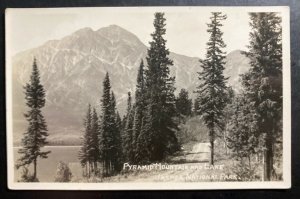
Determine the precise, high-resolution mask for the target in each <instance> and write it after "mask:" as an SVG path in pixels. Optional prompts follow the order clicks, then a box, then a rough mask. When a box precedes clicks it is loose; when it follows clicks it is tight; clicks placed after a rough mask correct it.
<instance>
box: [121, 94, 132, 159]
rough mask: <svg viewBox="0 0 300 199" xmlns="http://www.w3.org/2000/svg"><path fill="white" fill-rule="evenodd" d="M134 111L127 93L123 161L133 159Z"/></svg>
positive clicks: (129, 95)
mask: <svg viewBox="0 0 300 199" xmlns="http://www.w3.org/2000/svg"><path fill="white" fill-rule="evenodd" d="M133 113H134V110H133V106H132V99H131V93H130V92H128V99H127V113H126V124H125V129H124V134H123V136H124V137H123V154H124V155H125V160H126V161H129V162H132V161H133V159H134V147H133V120H134V115H133Z"/></svg>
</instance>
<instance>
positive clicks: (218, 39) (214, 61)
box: [196, 12, 227, 165]
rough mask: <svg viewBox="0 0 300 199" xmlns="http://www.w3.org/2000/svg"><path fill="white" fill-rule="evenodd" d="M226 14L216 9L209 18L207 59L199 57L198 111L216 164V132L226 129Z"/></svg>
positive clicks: (212, 158)
mask: <svg viewBox="0 0 300 199" xmlns="http://www.w3.org/2000/svg"><path fill="white" fill-rule="evenodd" d="M225 19H226V15H222V13H221V12H213V13H212V16H211V17H210V20H211V22H210V23H209V24H207V25H208V30H207V32H208V33H209V34H210V38H209V41H208V42H207V52H206V56H205V59H203V60H200V63H201V67H202V71H201V72H199V73H198V74H199V77H198V78H199V81H200V84H199V86H198V87H197V91H196V92H197V93H198V96H197V100H198V102H199V109H198V111H197V112H198V114H200V115H202V116H203V119H204V121H205V124H206V126H207V127H208V129H209V139H210V145H211V146H210V147H211V155H210V164H212V165H213V164H214V141H215V138H216V133H217V132H218V131H219V130H222V129H223V126H224V125H223V121H222V120H223V109H224V107H225V106H226V99H225V98H224V96H225V95H226V89H227V88H226V80H227V79H226V78H225V77H224V75H223V71H224V65H225V52H224V51H223V49H224V48H225V47H226V45H225V43H224V41H223V39H222V35H223V32H222V31H221V29H220V28H221V27H222V26H223V25H222V23H221V22H222V21H223V20H225Z"/></svg>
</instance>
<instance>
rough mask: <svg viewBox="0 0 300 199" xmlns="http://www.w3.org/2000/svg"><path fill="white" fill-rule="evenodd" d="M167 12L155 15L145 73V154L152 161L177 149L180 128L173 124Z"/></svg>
mask: <svg viewBox="0 0 300 199" xmlns="http://www.w3.org/2000/svg"><path fill="white" fill-rule="evenodd" d="M165 21H166V19H165V18H164V13H155V19H154V27H155V31H154V33H152V34H151V36H152V39H153V41H151V42H150V48H149V49H148V52H147V58H146V59H147V64H148V65H147V68H146V70H145V87H146V91H147V92H146V93H145V99H146V104H147V105H146V107H147V108H146V115H145V117H144V122H143V127H142V131H141V134H142V135H141V136H142V137H141V140H144V142H146V143H144V145H145V147H146V149H145V151H147V153H148V154H149V156H148V157H147V158H149V161H151V162H154V161H161V160H162V159H163V158H164V157H165V155H166V154H167V153H169V152H170V151H173V150H175V149H177V147H178V143H177V138H176V136H175V130H174V129H176V128H177V125H176V124H175V123H174V121H173V119H172V118H173V117H174V115H175V113H176V111H175V96H174V90H175V87H174V82H175V78H174V77H170V69H169V66H172V65H173V62H172V60H170V59H169V58H168V55H169V50H168V49H167V48H166V40H165V39H164V38H163V36H164V35H165V34H166V29H165V26H166V24H165ZM145 158H146V157H145Z"/></svg>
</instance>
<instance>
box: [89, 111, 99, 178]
mask: <svg viewBox="0 0 300 199" xmlns="http://www.w3.org/2000/svg"><path fill="white" fill-rule="evenodd" d="M99 136H100V129H99V118H98V115H97V112H96V109H95V108H93V113H92V122H91V136H90V137H91V140H90V145H91V146H90V155H89V156H90V158H91V160H90V161H91V163H92V164H93V165H92V167H93V169H92V171H93V172H95V173H96V172H97V162H98V161H99V158H100V151H99V148H100V147H99Z"/></svg>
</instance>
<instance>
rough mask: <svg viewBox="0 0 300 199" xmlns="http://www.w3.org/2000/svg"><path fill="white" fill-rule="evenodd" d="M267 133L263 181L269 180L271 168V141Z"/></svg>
mask: <svg viewBox="0 0 300 199" xmlns="http://www.w3.org/2000/svg"><path fill="white" fill-rule="evenodd" d="M269 134H270V133H269ZM269 134H268V135H267V138H266V149H265V151H264V181H270V180H271V174H272V170H273V147H272V146H273V143H272V139H271V135H269Z"/></svg>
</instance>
